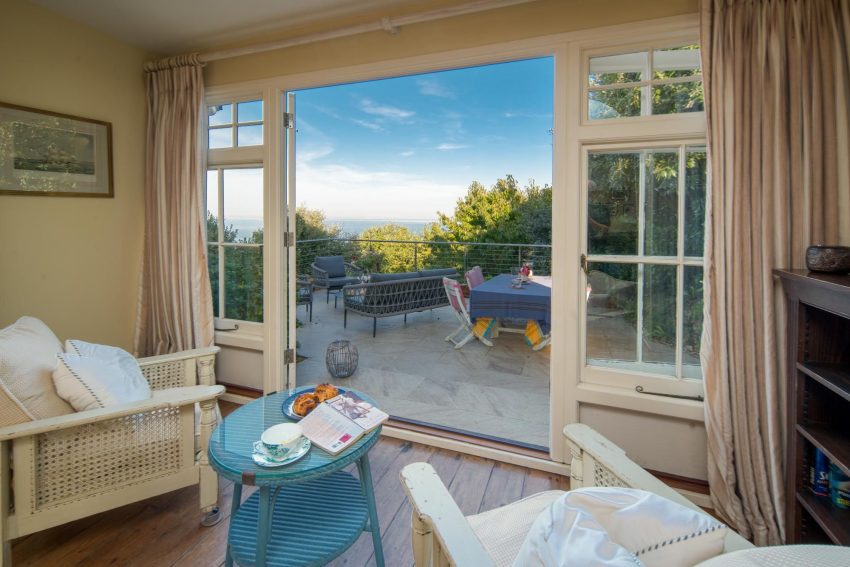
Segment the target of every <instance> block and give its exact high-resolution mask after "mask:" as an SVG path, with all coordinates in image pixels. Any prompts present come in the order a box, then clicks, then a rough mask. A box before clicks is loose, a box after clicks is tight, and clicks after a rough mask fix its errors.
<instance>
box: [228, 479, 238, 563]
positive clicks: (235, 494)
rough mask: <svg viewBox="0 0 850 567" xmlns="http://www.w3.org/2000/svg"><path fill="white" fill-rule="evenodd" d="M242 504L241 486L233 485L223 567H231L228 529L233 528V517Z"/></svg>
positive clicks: (231, 558) (231, 559)
mask: <svg viewBox="0 0 850 567" xmlns="http://www.w3.org/2000/svg"><path fill="white" fill-rule="evenodd" d="M241 503H242V485H241V484H239V483H234V484H233V499H232V500H231V502H230V519H229V520H228V522H229V524H230V525H229V527H228V529H227V539H228V542H227V548H226V550H225V552H224V567H233V556H232V555H231V553H230V541H229V540H230V528H232V527H233V516H235V515H236V511H237V510H239V505H240V504H241Z"/></svg>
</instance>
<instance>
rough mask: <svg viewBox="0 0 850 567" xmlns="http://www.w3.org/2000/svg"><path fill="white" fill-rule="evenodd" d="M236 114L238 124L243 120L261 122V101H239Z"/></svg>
mask: <svg viewBox="0 0 850 567" xmlns="http://www.w3.org/2000/svg"><path fill="white" fill-rule="evenodd" d="M236 116H237V119H238V120H239V123H240V124H242V123H243V122H261V121H262V120H263V101H261V100H252V101H249V102H240V103H239V104H238V105H237V109H236Z"/></svg>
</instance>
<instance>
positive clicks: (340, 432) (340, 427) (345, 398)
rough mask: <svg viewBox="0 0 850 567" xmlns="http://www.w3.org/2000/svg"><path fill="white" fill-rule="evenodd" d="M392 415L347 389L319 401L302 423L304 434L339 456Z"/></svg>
mask: <svg viewBox="0 0 850 567" xmlns="http://www.w3.org/2000/svg"><path fill="white" fill-rule="evenodd" d="M389 417H390V416H389V415H387V414H386V412H383V411H381V410H379V409H378V408H376V407H375V406H373V405H372V404H370V403H369V402H367V401H366V400H364V399H362V398H361V397H359V396H358V395H357V394H354V393H352V392H346V393H344V394H340V395H339V396H337V397H335V398H331V399H330V400H328V401H326V402H324V403H322V404H319V405H318V406H317V407H316V409H314V410H313V411H311V412H310V413H309V414H307V417H305V418H304V419H302V420H301V421H300V422H299V423H300V424H301V427H302V428H303V430H304V436H305V437H307V438H308V439H309V440H310V441H311V442H312V443H315V444H316V445H318V446H319V447H320V448H322V449H324V450H325V451H327V452H328V453H330V454H331V455H336V454H337V453H339V452H340V451H343V450H345V449H346V448H348V447H350V446H351V445H353V444H354V443H355V442H356V441H357V440H358V439H360V438H361V437H363V435H364V434H366V433H367V432H369V431H371V430H373V429H375V428H376V427H378V426H379V425H381V424H382V423H383V422H385V421H386V420H387V419H389Z"/></svg>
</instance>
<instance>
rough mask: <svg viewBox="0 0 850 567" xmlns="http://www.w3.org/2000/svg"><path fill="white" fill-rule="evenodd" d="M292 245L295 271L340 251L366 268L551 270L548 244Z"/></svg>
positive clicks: (340, 241) (490, 272)
mask: <svg viewBox="0 0 850 567" xmlns="http://www.w3.org/2000/svg"><path fill="white" fill-rule="evenodd" d="M295 250H296V265H297V268H298V273H299V274H310V272H311V270H310V264H312V263H313V261H314V259H315V258H316V257H317V256H343V257H344V258H345V260H346V261H347V262H354V263H355V264H357V265H358V266H359V267H361V268H363V269H364V270H365V271H366V272H368V273H391V272H411V271H417V270H426V269H430V268H454V269H456V270H457V271H458V272H460V273H463V272H465V271H467V270H469V269H470V268H472V267H474V266H481V270H482V271H483V272H484V276H485V277H492V276H495V275H497V274H504V273H509V272H510V271H511V268H513V267H518V266H521V265H522V264H523V263H527V262H533V265H534V272H535V273H537V274H541V275H546V274H550V273H551V269H552V246H551V245H550V244H515V243H493V242H445V241H430V240H373V239H364V238H318V239H312V240H299V241H297V242H296V248H295Z"/></svg>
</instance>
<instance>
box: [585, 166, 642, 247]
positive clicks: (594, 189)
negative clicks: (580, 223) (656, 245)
mask: <svg viewBox="0 0 850 567" xmlns="http://www.w3.org/2000/svg"><path fill="white" fill-rule="evenodd" d="M639 167H640V154H639V153H638V152H619V153H590V154H588V183H587V218H588V226H587V249H588V253H589V254H626V255H635V254H637V253H638V212H639V211H638V197H639V191H638V185H639V182H640V169H639Z"/></svg>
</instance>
